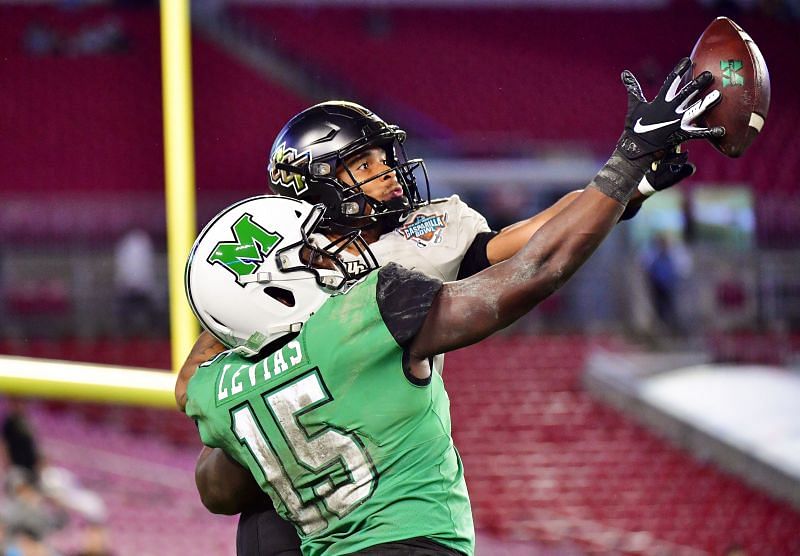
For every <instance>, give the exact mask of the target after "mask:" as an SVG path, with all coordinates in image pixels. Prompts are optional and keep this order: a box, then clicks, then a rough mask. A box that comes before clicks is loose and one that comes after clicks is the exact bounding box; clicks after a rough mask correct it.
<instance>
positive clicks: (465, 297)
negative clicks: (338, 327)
mask: <svg viewBox="0 0 800 556" xmlns="http://www.w3.org/2000/svg"><path fill="white" fill-rule="evenodd" d="M612 160H613V161H615V164H616V165H619V166H623V167H624V169H625V170H626V171H627V172H628V173H629V174H630V175H629V176H627V177H623V178H620V181H621V182H622V183H621V185H622V187H623V191H622V196H621V198H614V197H612V196H611V195H612V194H613V192H610V191H606V190H604V189H603V188H598V187H596V186H595V185H594V183H593V185H590V186H589V187H588V188H587V189H585V190H584V191H583V192H581V193H580V194H578V195H577V197H576V198H575V199H574V200H573V201H572V202H571V203H570V204H569V205H568V206H567V207H566V208H565V209H563V210H562V211H560V212H559V213H558V214H556V215H555V216H554V217H552V218H551V219H550V220H549V221H548V222H547V223H546V224H544V225H543V226H542V227H541V228H540V229H539V231H538V232H537V233H536V234H534V235H533V237H532V238H531V239H530V240H529V241H528V242H527V243H526V244H525V246H524V247H523V248H522V249H521V250H520V251H519V252H518V253H517V254H516V255H514V256H513V257H511V258H510V259H508V260H506V261H503V262H501V263H498V264H496V265H494V266H491V267H489V268H487V269H486V270H484V271H482V272H479V273H478V274H476V275H474V276H471V277H470V278H467V279H465V280H460V281H458V282H449V283H446V284H444V286H442V289H441V291H440V292H439V295H438V297H437V299H436V301H435V302H434V304H433V306H432V307H431V310H430V311H429V313H428V316H427V318H426V319H425V322H424V324H423V325H422V328H421V329H420V331H419V332H418V333H417V335H416V336H415V338H414V340H413V341H412V343H411V345H410V347H409V351H410V354H411V359H412V364H413V361H414V360H424V359H425V358H427V357H430V356H432V355H435V354H437V353H444V352H446V351H450V350H453V349H457V348H460V347H463V346H467V345H470V344H473V343H475V342H477V341H479V340H481V339H483V338H485V337H486V336H489V335H490V334H492V333H494V332H496V331H497V330H500V329H502V328H504V327H506V326H508V325H509V324H511V323H512V322H513V321H514V320H516V319H518V318H519V317H520V316H522V315H523V314H525V313H527V312H528V311H529V310H530V309H531V308H533V307H534V306H535V305H536V304H537V303H539V302H540V301H541V300H543V299H545V298H546V297H547V296H549V295H550V294H551V293H553V292H554V291H555V290H557V289H558V288H559V287H561V285H563V284H564V282H566V280H567V279H568V278H569V277H570V276H572V274H573V273H574V272H575V271H576V270H577V269H578V268H579V267H580V265H581V264H583V262H584V261H585V260H586V259H587V258H588V257H589V255H591V253H592V252H593V251H594V250H595V249H596V248H597V246H598V245H599V244H600V243H601V242H602V240H603V239H604V238H605V237H606V236H607V235H608V233H609V232H610V231H611V230H612V229H613V227H614V225H615V224H616V222H617V220H618V219H619V217H620V215H621V214H622V211H623V210H624V208H625V204H626V203H627V200H628V199H627V197H629V196H630V193H631V192H632V190H633V187H635V184H636V183H638V180H637V177H636V176H637V175H638V176H639V178H641V176H642V175H643V174H644V165H643V164H639V165H637V164H633V163H630V162H629V161H625V160H622V159H621V158H620V157H619V156H618V155H615V156H614V157H612ZM609 164H611V161H609ZM644 164H649V161H647V162H646V163H644ZM606 166H609V165H608V164H607V165H606ZM605 169H606V168H604V170H605ZM602 173H603V171H601V174H602ZM606 185H608V184H606ZM606 189H608V187H606Z"/></svg>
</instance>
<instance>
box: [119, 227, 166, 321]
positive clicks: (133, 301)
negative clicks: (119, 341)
mask: <svg viewBox="0 0 800 556" xmlns="http://www.w3.org/2000/svg"><path fill="white" fill-rule="evenodd" d="M114 286H115V288H116V294H115V295H116V300H117V312H118V315H119V322H120V324H121V327H122V330H123V333H125V334H142V333H145V332H147V331H149V330H150V329H151V327H152V326H154V324H155V320H156V297H157V284H156V269H155V252H154V249H153V242H152V240H151V239H150V236H149V235H148V234H147V232H145V231H144V230H140V229H135V230H131V231H130V232H128V233H127V234H125V235H124V236H123V237H122V239H121V240H120V241H119V242H118V243H117V245H116V247H115V250H114Z"/></svg>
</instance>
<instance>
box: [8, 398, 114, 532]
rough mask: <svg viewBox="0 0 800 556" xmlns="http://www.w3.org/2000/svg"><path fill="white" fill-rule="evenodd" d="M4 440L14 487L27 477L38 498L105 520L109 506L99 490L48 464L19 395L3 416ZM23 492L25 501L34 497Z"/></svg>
mask: <svg viewBox="0 0 800 556" xmlns="http://www.w3.org/2000/svg"><path fill="white" fill-rule="evenodd" d="M3 440H4V445H5V451H6V456H7V460H8V464H9V473H8V479H7V480H11V479H14V482H13V483H12V485H11V486H16V485H17V484H18V483H19V482H20V480H21V479H22V478H24V479H25V480H26V481H27V482H29V483H31V485H33V487H35V489H36V492H37V493H38V496H39V497H45V498H46V499H47V500H48V501H50V502H52V503H54V504H55V505H57V507H59V508H63V509H68V510H71V511H74V512H75V513H77V514H79V515H80V516H82V517H83V518H84V519H86V520H87V521H89V522H91V523H97V524H100V523H103V522H105V520H106V517H107V511H106V506H105V503H104V502H103V500H102V499H101V498H100V497H99V496H98V495H97V494H96V493H94V492H92V491H90V490H87V489H85V488H83V487H82V486H81V485H80V484H79V483H78V481H77V480H76V479H75V476H74V475H73V474H72V473H71V472H70V471H69V470H67V469H64V468H62V467H57V466H53V465H47V464H46V462H45V461H44V458H43V457H42V454H41V452H40V450H39V448H38V445H37V442H36V438H35V436H34V434H33V431H32V429H31V426H30V424H29V422H28V419H27V417H26V415H25V405H24V402H23V401H22V400H20V399H19V398H10V400H9V409H8V412H7V414H6V416H5V418H4V419H3ZM22 494H23V495H26V496H22V498H21V500H22V502H25V501H28V500H32V499H33V498H32V496H31V493H30V492H28V491H25V490H24V489H23V491H22ZM12 498H13V497H12ZM23 506H24V507H28V506H29V504H27V505H26V504H23ZM12 509H14V511H16V510H17V509H18V508H17V507H16V506H14V507H13V508H12ZM23 513H24V512H23Z"/></svg>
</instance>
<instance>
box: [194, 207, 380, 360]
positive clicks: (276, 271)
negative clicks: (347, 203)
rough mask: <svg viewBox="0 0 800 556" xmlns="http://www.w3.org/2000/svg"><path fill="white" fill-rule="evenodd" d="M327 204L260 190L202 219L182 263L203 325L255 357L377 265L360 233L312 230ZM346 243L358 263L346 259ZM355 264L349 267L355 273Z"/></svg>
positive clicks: (350, 254)
mask: <svg viewBox="0 0 800 556" xmlns="http://www.w3.org/2000/svg"><path fill="white" fill-rule="evenodd" d="M324 213H325V207H324V206H323V205H321V204H320V205H311V204H309V203H306V202H305V201H300V200H298V199H291V198H287V197H279V196H273V195H262V196H259V197H252V198H250V199H245V200H243V201H239V202H238V203H235V204H233V205H231V206H229V207H228V208H226V209H225V210H223V211H222V212H220V213H219V214H218V215H217V216H215V217H214V218H212V219H211V221H210V222H209V223H208V224H207V225H206V227H205V228H204V229H203V231H202V232H200V235H199V236H198V238H197V240H195V242H194V246H193V247H192V250H191V253H190V254H189V259H188V261H187V263H186V274H185V285H186V296H187V297H188V299H189V305H191V307H192V311H193V312H194V314H195V316H197V318H198V319H199V320H200V323H201V324H202V326H203V328H205V329H206V330H208V332H210V333H211V334H213V335H214V336H215V337H216V338H217V339H218V340H219V341H220V342H222V343H223V344H225V345H226V346H228V347H229V348H235V349H236V350H237V351H238V352H240V353H242V354H243V355H248V356H249V355H255V354H256V353H258V352H259V351H260V350H261V349H262V348H264V346H266V345H267V344H269V343H270V342H273V341H275V340H277V339H279V338H281V337H282V336H285V335H287V334H290V333H293V332H299V331H300V329H301V328H302V326H303V324H304V323H305V322H306V320H308V318H309V317H310V316H311V315H312V314H313V313H314V312H315V311H316V310H317V309H319V308H320V307H321V306H322V304H323V303H325V301H326V300H327V299H328V298H329V297H330V296H331V295H332V294H334V293H337V292H340V291H343V290H344V289H346V288H347V287H349V286H350V285H352V284H353V283H355V282H356V281H357V280H358V279H360V278H361V277H363V276H364V275H366V274H367V273H368V272H370V271H372V270H373V269H375V268H377V267H378V264H377V262H376V260H375V257H374V255H373V254H372V252H371V251H370V249H369V247H368V246H367V244H366V242H364V240H363V239H362V238H361V235H360V232H358V231H352V232H350V233H348V234H346V235H344V236H341V237H339V238H337V239H335V240H333V241H331V240H329V239H328V238H327V237H326V236H324V235H322V234H320V233H316V232H315V231H316V229H317V227H318V226H319V225H320V223H321V222H322V220H323V215H324ZM347 249H349V251H350V252H349V253H348V255H349V257H350V258H352V256H353V254H354V253H355V254H356V257H357V258H358V259H359V260H360V262H361V264H360V265H353V264H345V263H343V262H342V260H341V258H340V255H341V254H342V253H344V252H345V250H347ZM354 270H355V271H354Z"/></svg>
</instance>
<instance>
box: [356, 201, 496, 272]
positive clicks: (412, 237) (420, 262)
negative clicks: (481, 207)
mask: <svg viewBox="0 0 800 556" xmlns="http://www.w3.org/2000/svg"><path fill="white" fill-rule="evenodd" d="M488 231H491V229H490V228H489V224H487V223H486V219H485V218H484V217H483V216H482V215H481V214H480V213H479V212H477V211H476V210H473V209H471V208H470V207H469V206H467V204H466V203H464V202H463V201H462V200H461V199H459V198H458V195H453V196H452V197H448V198H447V199H436V200H434V201H431V204H429V205H428V206H426V207H422V208H421V209H418V210H415V211H414V212H412V213H411V214H409V215H408V216H407V217H406V218H405V219H404V220H403V221H402V222H401V223H400V225H399V226H398V227H397V228H395V229H394V230H392V231H391V232H389V233H387V234H384V235H382V236H381V237H380V238H379V239H378V241H376V242H375V243H372V244H370V246H369V247H370V249H371V250H372V252H373V253H374V254H375V257H376V258H377V259H378V263H379V264H380V265H381V266H382V265H385V264H386V263H389V262H394V263H397V264H399V265H402V266H404V267H406V268H408V269H410V270H418V271H419V272H423V273H425V274H427V275H429V276H433V277H435V278H439V279H440V280H443V281H445V282H448V281H452V280H455V279H456V277H457V276H458V269H459V267H460V266H461V261H462V260H463V258H464V255H465V254H466V252H467V249H469V246H470V245H472V242H473V241H474V240H475V236H476V235H478V234H480V233H482V232H488Z"/></svg>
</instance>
